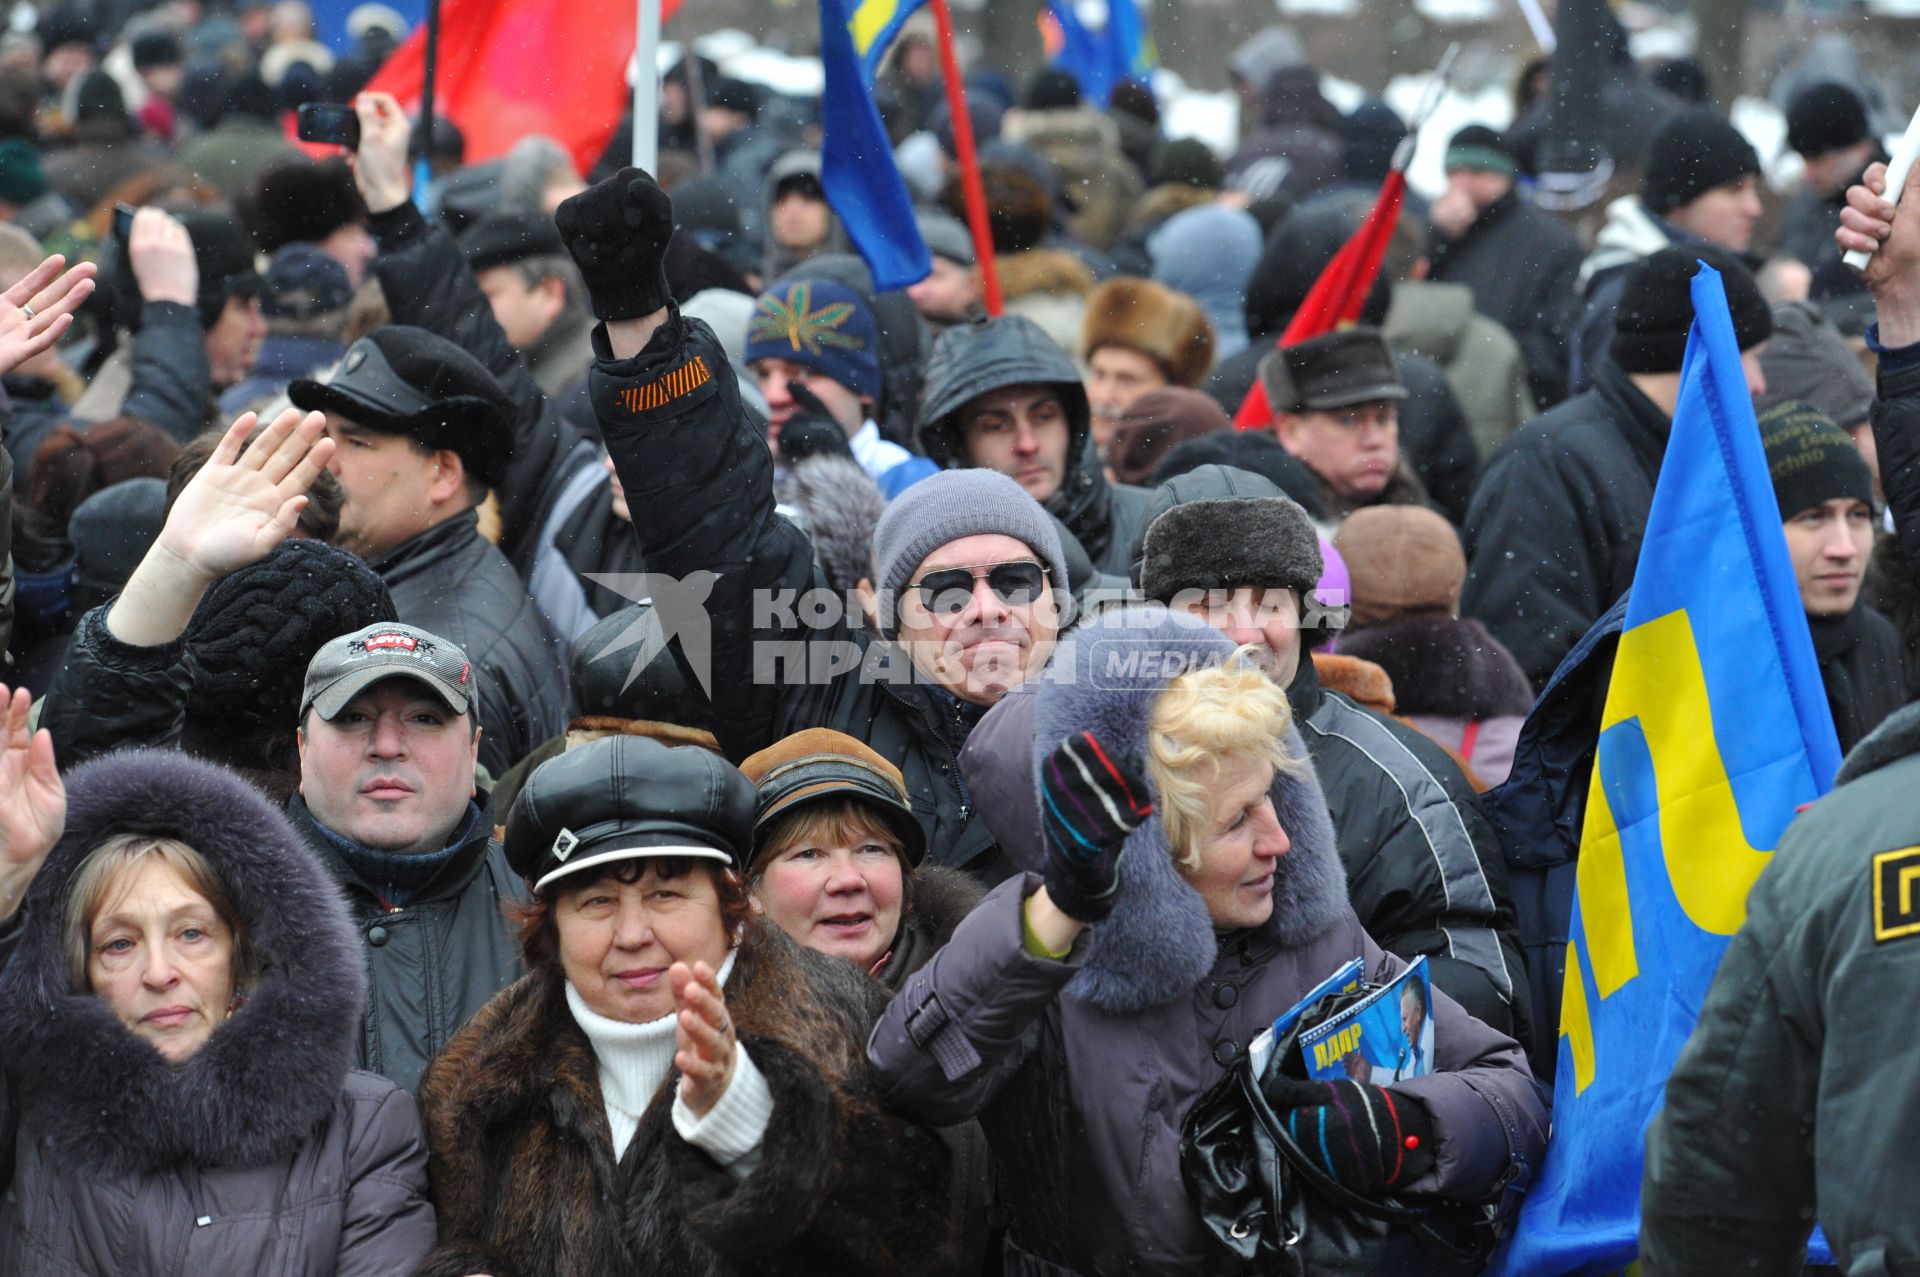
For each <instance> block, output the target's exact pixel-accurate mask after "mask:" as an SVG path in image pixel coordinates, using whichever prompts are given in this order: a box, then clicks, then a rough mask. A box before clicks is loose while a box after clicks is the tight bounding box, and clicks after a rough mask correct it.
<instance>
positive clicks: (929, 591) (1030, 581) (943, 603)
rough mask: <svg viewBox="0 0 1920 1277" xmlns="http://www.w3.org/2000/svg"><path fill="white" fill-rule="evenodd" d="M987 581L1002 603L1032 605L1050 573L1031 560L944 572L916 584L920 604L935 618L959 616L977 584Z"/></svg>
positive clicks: (942, 570) (964, 609) (979, 564)
mask: <svg viewBox="0 0 1920 1277" xmlns="http://www.w3.org/2000/svg"><path fill="white" fill-rule="evenodd" d="M982 577H985V578H986V582H987V588H988V589H989V590H992V591H993V592H994V595H995V596H996V597H997V598H999V600H1000V601H1001V602H1002V603H1005V604H1007V605H1009V606H1019V605H1021V604H1025V603H1032V602H1033V601H1034V600H1036V599H1038V598H1039V597H1040V594H1041V591H1043V590H1045V589H1046V588H1047V569H1046V568H1045V567H1043V566H1042V565H1040V564H1038V563H1035V562H1034V561H1033V560H1031V559H1023V560H1021V561H1019V562H1017V563H976V564H974V565H972V566H971V567H964V568H942V569H940V570H939V571H938V572H929V573H927V574H926V575H925V576H923V577H921V578H920V579H919V580H918V581H915V582H914V583H913V585H912V588H913V589H916V590H918V591H920V602H921V603H922V604H923V605H925V607H926V609H927V611H928V612H931V613H932V614H933V615H935V616H958V615H960V613H962V612H964V611H966V610H967V604H969V603H971V602H973V583H974V582H975V581H978V580H980V579H981V578H982Z"/></svg>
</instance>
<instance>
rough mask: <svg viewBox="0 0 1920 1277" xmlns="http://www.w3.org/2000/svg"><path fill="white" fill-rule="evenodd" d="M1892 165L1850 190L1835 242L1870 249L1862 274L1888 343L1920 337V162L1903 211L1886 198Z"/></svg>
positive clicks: (1873, 167)
mask: <svg viewBox="0 0 1920 1277" xmlns="http://www.w3.org/2000/svg"><path fill="white" fill-rule="evenodd" d="M1886 194H1887V166H1886V165H1884V164H1870V165H1868V166H1867V171H1866V172H1865V173H1864V174H1862V175H1861V179H1860V182H1859V184H1858V185H1856V186H1852V187H1849V188H1848V190H1847V203H1846V207H1845V208H1842V209H1841V210H1840V229H1839V230H1838V231H1835V232H1834V236H1833V238H1834V242H1835V243H1837V244H1838V245H1839V246H1840V251H1841V252H1843V253H1845V252H1852V251H1855V250H1858V251H1860V252H1864V253H1871V254H1872V256H1871V257H1870V258H1868V259H1867V267H1866V269H1865V270H1864V271H1862V272H1861V278H1862V279H1864V280H1865V281H1866V284H1867V287H1868V288H1869V289H1871V290H1872V291H1873V297H1874V305H1875V308H1876V309H1877V310H1878V312H1879V320H1880V340H1881V342H1882V343H1884V344H1885V345H1887V346H1904V345H1909V344H1911V343H1912V342H1914V341H1916V340H1920V165H1915V166H1914V170H1913V173H1912V175H1911V176H1910V177H1909V178H1908V179H1907V189H1906V193H1905V194H1904V195H1902V196H1901V199H1900V206H1899V208H1898V210H1896V209H1895V208H1894V206H1893V205H1892V204H1891V203H1890V202H1889V201H1888V200H1887V198H1886Z"/></svg>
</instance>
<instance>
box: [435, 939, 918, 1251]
mask: <svg viewBox="0 0 1920 1277" xmlns="http://www.w3.org/2000/svg"><path fill="white" fill-rule="evenodd" d="M884 998H885V994H884V992H883V991H882V990H881V989H880V988H879V986H877V985H876V984H874V983H873V982H872V981H870V980H868V979H867V978H866V977H865V976H864V975H862V974H861V973H860V972H859V971H858V970H857V969H855V968H854V967H853V966H852V965H851V964H850V963H845V962H841V961H838V960H836V959H832V958H827V957H825V956H823V955H820V954H816V953H813V952H811V951H809V950H804V949H801V948H799V947H798V946H796V945H794V944H793V943H792V942H791V941H789V940H787V939H786V937H785V936H783V935H781V934H780V932H779V931H778V930H777V929H775V928H773V927H771V926H768V925H764V924H761V923H758V922H755V923H750V924H749V925H748V928H747V936H746V939H745V941H744V942H743V943H742V945H741V948H740V954H739V958H738V960H737V961H736V963H735V966H734V972H733V976H732V978H731V979H730V980H729V981H728V985H727V1006H728V1010H729V1012H730V1013H731V1015H732V1016H733V1019H734V1022H735V1024H736V1025H737V1026H738V1031H739V1034H740V1040H741V1041H742V1043H744V1044H745V1045H746V1047H747V1049H748V1050H749V1051H750V1052H751V1053H752V1055H753V1060H754V1063H755V1064H756V1065H757V1066H758V1067H759V1069H760V1072H761V1073H762V1074H764V1075H765V1077H766V1079H767V1086H768V1088H769V1090H771V1091H772V1093H773V1117H772V1120H771V1122H770V1124H769V1125H768V1127H767V1134H766V1143H765V1149H764V1153H763V1156H762V1160H761V1162H760V1163H759V1165H758V1166H757V1167H756V1168H755V1169H754V1171H753V1173H752V1174H751V1175H749V1176H748V1177H747V1178H746V1179H744V1180H735V1179H734V1178H733V1177H732V1175H731V1174H730V1173H729V1172H728V1171H726V1170H725V1169H723V1168H722V1167H720V1166H718V1165H717V1164H715V1163H714V1162H713V1161H712V1160H711V1159H709V1158H708V1157H707V1156H706V1155H705V1154H704V1153H702V1152H700V1151H699V1150H697V1149H695V1148H693V1147H691V1146H690V1145H688V1144H686V1143H685V1142H684V1141H682V1140H681V1139H680V1137H679V1136H678V1135H677V1134H676V1133H675V1131H674V1129H673V1123H672V1119H671V1108H672V1095H673V1088H674V1087H675V1086H676V1085H677V1084H678V1075H677V1074H675V1075H673V1076H672V1077H670V1078H669V1080H668V1081H667V1082H666V1083H663V1084H662V1086H661V1089H660V1093H659V1094H658V1095H656V1096H655V1097H654V1101H653V1103H652V1105H650V1106H649V1107H648V1109H647V1111H646V1114H645V1115H644V1116H643V1117H642V1118H641V1120H640V1128H639V1130H638V1131H637V1132H636V1133H635V1134H634V1137H633V1142H632V1143H631V1144H629V1145H628V1146H627V1150H626V1155H625V1156H624V1157H622V1158H621V1160H620V1161H619V1163H618V1164H617V1165H616V1164H615V1162H614V1160H613V1143H612V1137H611V1134H610V1133H609V1129H608V1125H607V1116H606V1109H605V1107H604V1106H603V1104H602V1101H601V1097H600V1088H599V1082H598V1070H597V1066H596V1065H595V1062H594V1057H593V1048H592V1046H591V1045H590V1044H589V1043H588V1041H587V1038H586V1035H585V1034H584V1033H582V1032H581V1031H580V1028H579V1026H578V1025H576V1024H575V1023H574V1020H573V1016H572V1013H571V1012H570V1011H569V1010H568V1008H567V1002H566V993H565V985H564V982H563V979H562V977H561V974H560V973H559V971H558V970H551V969H549V970H540V971H535V972H534V973H532V974H531V975H528V976H527V977H525V978H524V979H522V980H521V981H520V982H519V983H517V984H515V985H513V986H512V987H511V988H508V989H507V990H505V991H504V992H502V993H501V994H500V996H498V997H497V998H495V999H494V1000H493V1001H492V1002H491V1003H489V1004H488V1005H487V1006H486V1007H485V1009H483V1010H482V1011H481V1012H480V1013H479V1014H478V1015H476V1016H475V1017H474V1018H473V1020H472V1021H471V1022H469V1023H468V1025H467V1026H466V1028H464V1029H463V1030H461V1032H460V1034H459V1036H457V1037H456V1038H454V1040H453V1041H452V1042H450V1043H449V1044H448V1045H447V1048H446V1050H445V1051H443V1052H442V1053H441V1054H440V1056H439V1057H438V1058H437V1059H435V1061H434V1062H433V1065H432V1066H431V1067H430V1068H429V1069H428V1071H427V1076H426V1080H425V1081H424V1082H423V1083H422V1085H421V1088H420V1094H419V1099H420V1107H421V1112H422V1116H423V1118H424V1120H425V1125H426V1129H427V1139H428V1143H429V1147H430V1152H431V1157H430V1162H429V1173H430V1176H431V1182H432V1187H433V1191H434V1194H435V1197H436V1200H437V1204H438V1206H439V1210H440V1236H441V1239H442V1241H441V1245H440V1248H439V1249H438V1250H436V1251H435V1252H434V1253H433V1255H432V1256H430V1257H429V1259H428V1261H427V1263H426V1264H425V1265H424V1266H423V1267H422V1268H421V1269H420V1270H419V1274H418V1277H466V1275H467V1274H470V1273H488V1274H491V1275H492V1277H614V1275H615V1274H640V1273H649V1274H662V1275H663V1277H668V1275H670V1277H708V1275H711V1277H725V1275H726V1274H734V1273H755V1274H761V1273H765V1274H813V1273H818V1274H823V1275H824V1274H836V1275H837V1274H850V1273H895V1272H922V1271H926V1270H928V1269H931V1268H934V1267H937V1266H938V1265H939V1264H940V1263H941V1261H942V1259H943V1257H944V1251H945V1250H946V1248H947V1247H948V1245H949V1244H950V1243H949V1238H948V1234H949V1232H950V1226H949V1224H948V1208H947V1201H946V1198H947V1189H948V1180H947V1174H948V1172H947V1151H946V1148H945V1146H944V1145H943V1144H942V1142H941V1140H940V1137H939V1136H938V1135H936V1134H935V1133H934V1132H933V1131H932V1130H930V1129H928V1128H925V1127H921V1126H916V1125H914V1124H912V1123H910V1122H907V1121H904V1120H902V1119H900V1118H897V1117H894V1116H892V1115H891V1114H888V1113H886V1112H884V1111H882V1109H881V1108H880V1105H879V1102H878V1100H877V1098H876V1097H875V1095H874V1092H873V1089H872V1084H871V1082H870V1080H869V1078H868V1073H867V1062H866V1053H865V1052H866V1041H867V1034H868V1031H869V1029H870V1028H871V1027H872V1023H873V1020H874V1019H875V1018H876V1016H877V1014H878V1012H879V1010H880V1004H881V1003H882V1002H883V1000H884Z"/></svg>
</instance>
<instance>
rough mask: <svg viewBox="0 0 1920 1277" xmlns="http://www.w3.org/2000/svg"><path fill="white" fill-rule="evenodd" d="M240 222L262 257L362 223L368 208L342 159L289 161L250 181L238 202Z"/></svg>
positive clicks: (318, 240)
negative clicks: (281, 247) (243, 224)
mask: <svg viewBox="0 0 1920 1277" xmlns="http://www.w3.org/2000/svg"><path fill="white" fill-rule="evenodd" d="M238 203H239V213H240V220H241V221H243V222H245V223H246V224H247V230H248V231H249V232H250V233H251V234H252V235H253V242H254V243H255V244H257V245H258V246H259V248H260V251H261V252H263V253H271V252H273V251H275V250H276V249H278V248H279V247H280V246H281V245H283V244H295V243H307V244H317V243H319V242H320V241H321V240H323V239H325V238H326V237H327V236H329V235H331V234H333V233H334V232H335V231H337V230H339V229H340V228H341V227H343V226H348V225H351V224H352V223H354V222H360V221H365V220H366V216H367V206H366V204H365V203H364V202H363V201H362V200H361V198H360V191H359V189H358V188H357V187H355V186H354V184H353V174H352V173H350V172H348V171H347V166H346V163H345V162H344V161H341V160H327V161H325V162H324V163H315V162H314V161H312V160H306V159H299V160H288V161H287V162H285V163H282V164H276V165H274V166H273V167H271V168H269V169H267V170H266V171H265V172H263V173H261V174H260V176H259V177H258V178H256V179H254V183H253V186H252V187H251V188H249V189H248V191H247V193H246V194H245V195H244V196H242V197H241V198H240V200H239V202H238Z"/></svg>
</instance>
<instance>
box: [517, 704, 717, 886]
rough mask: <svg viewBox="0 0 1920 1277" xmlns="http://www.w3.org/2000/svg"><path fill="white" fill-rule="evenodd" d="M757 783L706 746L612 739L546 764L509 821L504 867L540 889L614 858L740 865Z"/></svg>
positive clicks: (634, 738)
mask: <svg viewBox="0 0 1920 1277" xmlns="http://www.w3.org/2000/svg"><path fill="white" fill-rule="evenodd" d="M754 802H755V795H754V790H753V782H752V781H750V780H748V779H747V778H746V777H745V776H743V775H741V774H740V769H739V768H737V767H735V766H734V765H733V764H732V763H729V762H727V761H726V760H724V759H722V758H720V757H718V756H716V755H714V754H712V753H709V752H708V751H707V750H704V749H692V748H686V747H680V748H675V747H673V746H670V745H663V744H661V743H660V742H659V741H656V740H650V739H648V738H647V737H644V736H610V737H607V738H605V739H602V740H596V741H590V742H588V743H587V744H585V745H582V746H580V747H579V748H578V749H570V750H568V751H567V752H566V753H564V754H561V755H559V756H558V757H557V758H552V759H549V760H548V761H546V762H544V763H542V764H541V765H540V766H539V767H538V768H536V769H535V770H534V773H533V775H532V776H530V777H528V778H527V783H526V786H525V788H523V789H522V790H521V791H520V797H519V798H517V799H515V800H514V804H513V811H512V812H511V813H510V814H509V815H508V816H507V839H506V849H507V863H508V864H510V865H512V866H513V868H514V871H515V872H516V873H518V874H519V875H520V876H521V877H523V878H525V879H526V880H527V882H528V884H529V885H530V886H531V887H532V888H533V890H534V891H535V892H536V893H538V892H540V891H542V890H544V889H545V888H547V887H548V886H550V885H551V884H552V883H553V882H555V881H556V880H558V879H560V878H563V877H566V876H567V875H570V874H575V873H582V872H586V871H589V870H594V869H598V868H599V867H600V866H602V865H606V864H611V863H613V862H614V861H618V860H633V859H640V858H645V857H651V856H692V857H694V858H696V859H703V860H718V861H721V862H723V863H725V864H729V865H734V864H738V863H740V861H741V860H742V859H743V857H744V855H745V853H746V851H747V849H748V848H750V847H752V846H753V815H754Z"/></svg>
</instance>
